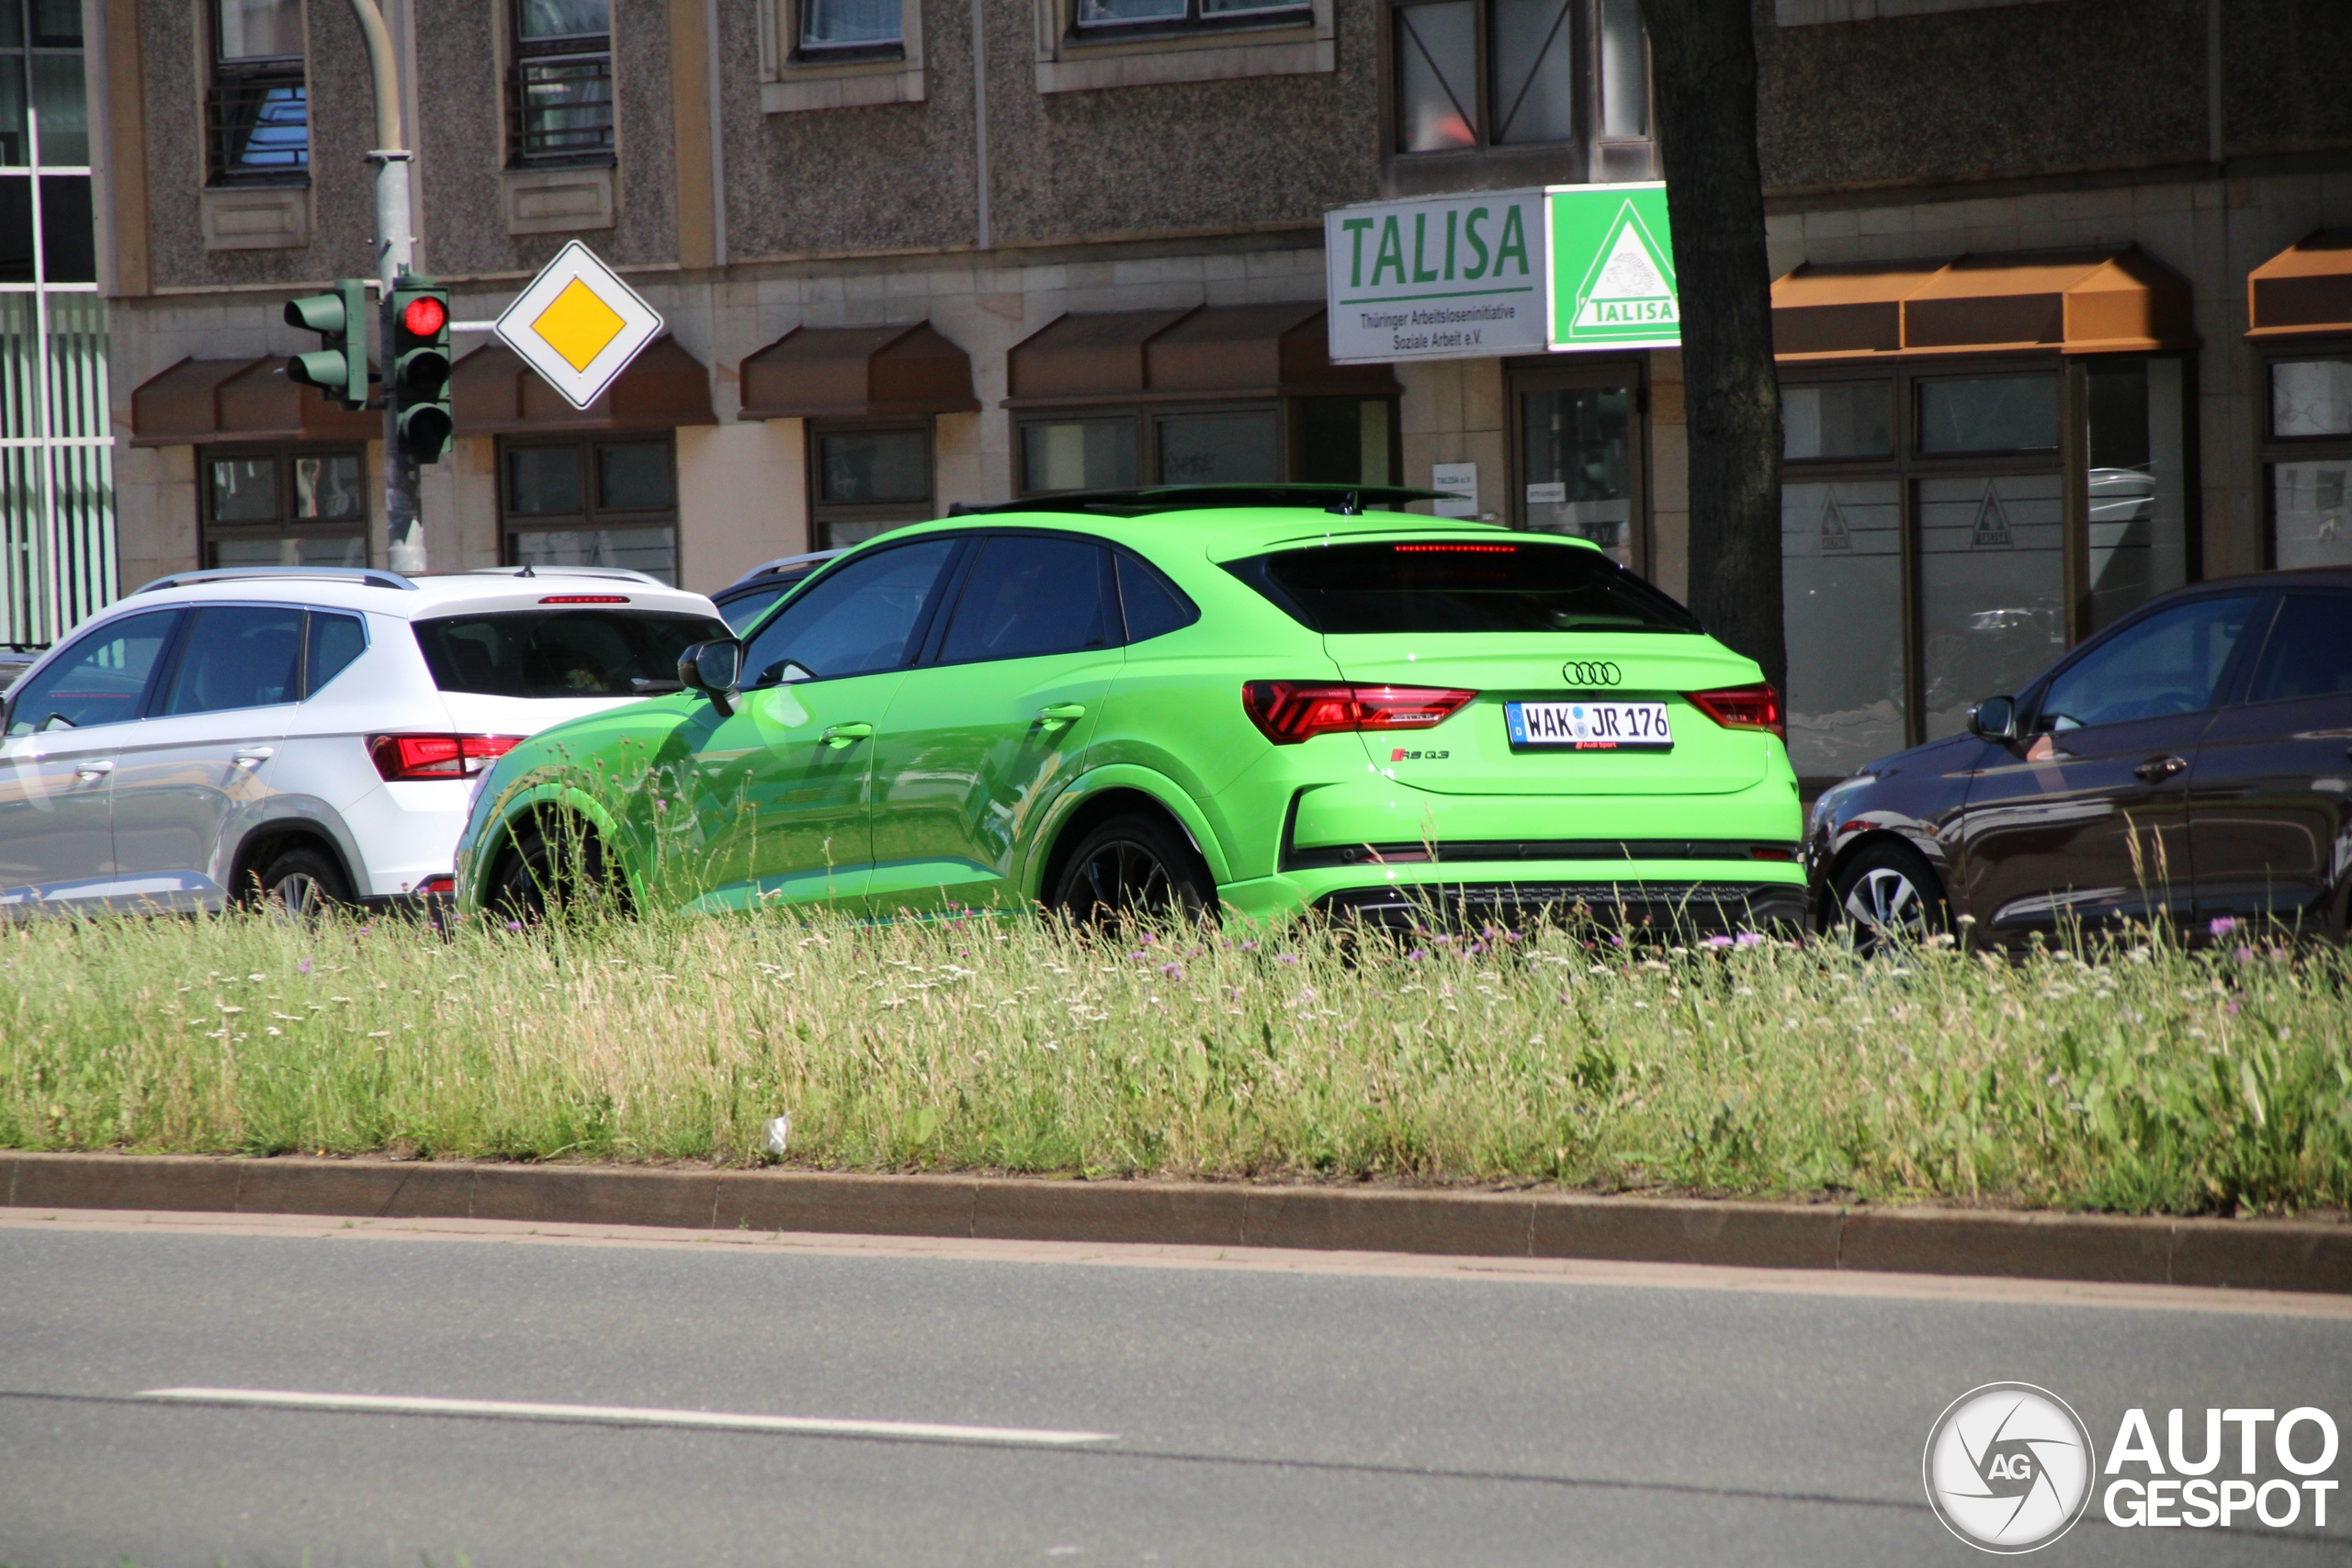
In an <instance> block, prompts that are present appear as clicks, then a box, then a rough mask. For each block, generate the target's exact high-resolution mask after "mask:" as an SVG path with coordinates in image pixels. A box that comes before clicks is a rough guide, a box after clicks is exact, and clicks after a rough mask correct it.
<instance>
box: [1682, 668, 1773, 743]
mask: <svg viewBox="0 0 2352 1568" xmlns="http://www.w3.org/2000/svg"><path fill="white" fill-rule="evenodd" d="M1683 695H1684V696H1686V697H1688V698H1689V699H1690V700H1691V706H1692V707H1694V708H1697V709H1698V710H1699V711H1700V712H1701V713H1702V714H1705V715H1706V716H1708V717H1709V718H1712V719H1713V720H1714V721H1715V722H1716V723H1717V724H1720V725H1722V726H1723V727H1724V728H1725V729H1769V730H1770V731H1771V732H1772V733H1773V734H1775V735H1777V736H1779V737H1780V738H1781V744H1782V745H1786V744H1787V743H1788V739H1789V726H1788V716H1787V715H1786V714H1784V713H1782V712H1781V694H1780V693H1778V692H1776V691H1774V690H1773V689H1772V687H1771V685H1770V682H1764V681H1758V682H1756V684H1754V685H1753V686H1725V687H1723V688H1721V689H1720V690H1717V691H1713V692H1685V693H1683Z"/></svg>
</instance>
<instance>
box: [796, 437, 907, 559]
mask: <svg viewBox="0 0 2352 1568" xmlns="http://www.w3.org/2000/svg"><path fill="white" fill-rule="evenodd" d="M931 451H932V443H931V422H930V421H929V420H925V421H923V422H922V423H921V424H912V425H886V426H876V425H853V424H829V423H824V422H822V421H818V420H810V421H809V517H810V518H811V520H812V521H813V522H814V523H815V525H816V529H815V532H816V542H817V548H819V549H820V550H838V549H845V548H847V547H849V546H851V545H856V544H863V543H864V542H865V541H866V540H867V539H870V538H872V537H874V536H876V534H884V533H888V531H889V530H891V529H893V528H898V527H902V526H904V525H907V524H909V523H921V522H922V521H924V520H925V519H927V518H929V517H931V516H933V507H932V499H931V498H932V463H931Z"/></svg>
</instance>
